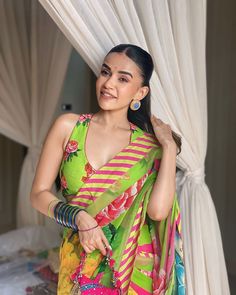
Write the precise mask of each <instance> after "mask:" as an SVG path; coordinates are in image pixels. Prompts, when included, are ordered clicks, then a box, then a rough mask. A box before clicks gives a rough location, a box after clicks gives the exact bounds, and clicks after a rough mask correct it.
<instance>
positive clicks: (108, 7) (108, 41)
mask: <svg viewBox="0 0 236 295" xmlns="http://www.w3.org/2000/svg"><path fill="white" fill-rule="evenodd" d="M39 2H40V3H41V4H42V5H43V7H44V8H45V9H46V10H47V12H48V13H49V14H50V16H51V17H52V18H53V20H54V21H55V22H56V23H57V25H58V26H59V28H60V29H61V30H62V32H64V34H65V35H66V36H67V38H68V39H69V40H70V42H71V43H72V45H73V46H74V47H75V48H76V49H77V51H78V52H79V53H80V54H81V56H82V57H83V58H84V60H85V61H86V63H87V64H88V65H89V67H90V68H91V69H92V70H93V71H94V73H95V74H96V75H98V73H99V69H100V65H101V63H102V60H103V58H104V55H105V54H106V53H107V51H108V50H110V49H111V48H112V47H113V46H115V45H117V44H119V43H133V44H136V45H139V46H141V47H143V48H144V49H146V50H147V51H148V52H150V54H151V55H152V56H153V59H154V64H155V72H154V73H153V76H152V79H151V84H150V85H151V90H152V102H151V103H152V112H153V113H154V114H155V115H157V117H160V118H161V119H162V120H164V121H165V122H167V123H169V124H171V126H172V129H173V130H174V131H176V132H178V133H180V134H181V135H182V140H183V148H182V152H181V154H180V155H179V156H178V159H177V166H178V167H179V168H180V169H181V171H180V172H178V173H177V189H178V191H179V199H180V208H181V214H182V227H183V239H184V241H183V247H184V252H185V265H186V280H187V294H189V295H190V294H194V295H196V294H202V295H205V294H212V295H218V294H219V295H222V294H224V295H227V294H229V285H228V278H227V273H226V266H225V261H224V254H223V248H222V240H221V234H220V229H219V224H218V220H217V216H216V212H215V207H214V204H213V202H212V199H211V195H210V192H209V189H208V187H207V185H206V184H205V181H204V179H205V172H204V171H205V168H204V162H205V156H206V149H207V94H206V65H205V39H206V0H201V1H188V0H180V1H174V0H168V1H167V0H159V1H155V0H148V1H142V0H135V1H132V0H130V1H125V0H123V1H122V0H114V1H108V0H99V1H98V0H87V1H83V0H68V1H62V0H57V1H56V0H39Z"/></svg>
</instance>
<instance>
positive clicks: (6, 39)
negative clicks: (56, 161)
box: [0, 0, 72, 227]
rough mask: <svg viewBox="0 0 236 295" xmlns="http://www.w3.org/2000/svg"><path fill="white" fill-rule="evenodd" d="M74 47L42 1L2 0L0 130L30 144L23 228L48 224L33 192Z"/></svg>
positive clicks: (22, 188)
mask: <svg viewBox="0 0 236 295" xmlns="http://www.w3.org/2000/svg"><path fill="white" fill-rule="evenodd" d="M71 48H72V47H71V45H70V43H69V42H68V41H67V40H66V38H65V37H64V35H63V34H62V33H61V32H60V31H59V30H58V28H57V26H55V24H54V22H53V21H52V20H51V18H50V17H48V15H47V13H46V12H45V10H44V9H43V8H42V7H41V5H40V4H39V3H38V1H36V0H32V1H29V0H19V1H14V0H0V109H1V117H0V133H1V134H4V135H5V136H7V137H9V138H11V139H12V140H14V141H16V142H19V143H21V144H22V145H24V146H26V147H27V148H28V152H27V155H26V157H25V159H24V163H23V166H22V170H21V176H20V184H19V193H18V204H17V224H18V227H21V226H24V225H33V224H43V223H44V217H42V215H41V214H40V213H38V212H37V211H36V210H34V209H33V208H32V207H31V204H30V200H29V194H30V189H31V185H32V181H33V177H34V174H35V168H36V164H37V161H38V158H39V155H40V150H41V144H42V142H43V140H44V137H45V135H46V133H47V130H48V128H49V126H50V124H51V122H52V120H53V116H54V112H55V109H56V105H57V103H58V100H59V97H60V93H61V88H62V85H63V81H64V76H65V73H66V69H67V64H68V61H69V57H70V52H71Z"/></svg>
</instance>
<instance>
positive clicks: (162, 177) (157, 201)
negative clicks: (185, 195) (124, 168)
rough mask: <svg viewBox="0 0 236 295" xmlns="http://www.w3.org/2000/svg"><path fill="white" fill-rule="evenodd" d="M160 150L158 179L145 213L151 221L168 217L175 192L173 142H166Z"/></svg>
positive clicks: (175, 149)
mask: <svg viewBox="0 0 236 295" xmlns="http://www.w3.org/2000/svg"><path fill="white" fill-rule="evenodd" d="M162 148H163V153H162V159H161V164H160V168H159V171H158V177H157V178H156V181H155V183H154V185H153V190H152V193H151V196H150V200H149V203H148V207H147V213H148V215H149V217H150V218H151V219H153V220H162V219H165V218H166V217H167V216H168V213H169V211H170V209H171V207H172V204H173V200H174V195H175V190H176V184H175V171H176V152H177V148H176V144H175V142H168V143H166V144H165V145H163V146H162Z"/></svg>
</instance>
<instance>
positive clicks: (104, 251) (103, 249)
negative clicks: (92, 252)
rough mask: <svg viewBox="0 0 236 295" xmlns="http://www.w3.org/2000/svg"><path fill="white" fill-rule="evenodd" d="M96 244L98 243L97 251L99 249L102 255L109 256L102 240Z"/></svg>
mask: <svg viewBox="0 0 236 295" xmlns="http://www.w3.org/2000/svg"><path fill="white" fill-rule="evenodd" d="M96 243H97V249H99V250H100V251H101V253H102V255H104V256H105V255H106V254H107V251H106V248H105V245H104V244H103V242H102V240H97V241H96Z"/></svg>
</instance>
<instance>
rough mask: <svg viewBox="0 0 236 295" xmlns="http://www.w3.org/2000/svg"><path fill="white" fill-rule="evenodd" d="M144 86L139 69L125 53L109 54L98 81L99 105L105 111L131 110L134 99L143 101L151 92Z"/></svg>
mask: <svg viewBox="0 0 236 295" xmlns="http://www.w3.org/2000/svg"><path fill="white" fill-rule="evenodd" d="M141 85H142V76H141V73H140V69H139V67H138V66H137V65H136V64H135V63H134V62H133V61H132V60H131V59H130V58H129V57H128V56H126V55H125V54H124V53H117V52H112V53H109V54H108V55H107V56H106V58H105V59H104V61H103V64H102V67H101V71H100V74H99V76H98V78H97V81H96V94H97V99H98V104H99V106H100V108H101V109H103V110H120V109H125V110H126V111H127V110H128V108H129V105H130V102H131V101H132V100H133V99H139V100H141V99H142V98H144V97H145V96H146V94H147V93H148V91H149V88H148V87H147V86H143V87H142V86H141Z"/></svg>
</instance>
